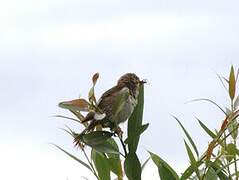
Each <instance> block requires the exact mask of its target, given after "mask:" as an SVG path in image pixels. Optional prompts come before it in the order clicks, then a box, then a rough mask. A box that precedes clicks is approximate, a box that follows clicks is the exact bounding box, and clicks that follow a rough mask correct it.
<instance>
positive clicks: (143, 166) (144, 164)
mask: <svg viewBox="0 0 239 180" xmlns="http://www.w3.org/2000/svg"><path fill="white" fill-rule="evenodd" d="M149 160H150V157H149V158H147V159H146V160H145V161H144V163H143V164H142V167H141V169H142V171H143V170H144V168H145V166H146V164H147V163H148V162H149Z"/></svg>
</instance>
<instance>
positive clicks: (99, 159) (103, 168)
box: [91, 149, 110, 180]
mask: <svg viewBox="0 0 239 180" xmlns="http://www.w3.org/2000/svg"><path fill="white" fill-rule="evenodd" d="M91 159H92V160H93V162H94V165H95V168H96V170H97V172H98V176H99V178H100V180H110V167H109V163H108V159H107V157H106V156H105V155H104V154H103V153H100V152H97V151H95V150H94V149H92V151H91Z"/></svg>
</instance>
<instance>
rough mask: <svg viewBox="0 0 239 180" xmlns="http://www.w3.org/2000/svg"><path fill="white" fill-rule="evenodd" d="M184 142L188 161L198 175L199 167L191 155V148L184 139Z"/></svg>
mask: <svg viewBox="0 0 239 180" xmlns="http://www.w3.org/2000/svg"><path fill="white" fill-rule="evenodd" d="M184 144H185V147H186V150H187V153H188V157H189V159H190V163H191V164H192V166H193V167H194V171H195V173H196V174H197V176H200V175H199V169H198V167H197V162H196V159H195V158H194V156H193V153H192V150H191V149H190V147H189V146H188V144H187V142H186V141H184Z"/></svg>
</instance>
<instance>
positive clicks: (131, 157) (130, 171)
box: [124, 152, 141, 180]
mask: <svg viewBox="0 0 239 180" xmlns="http://www.w3.org/2000/svg"><path fill="white" fill-rule="evenodd" d="M124 170H125V174H126V176H127V177H128V179H129V180H136V179H137V180H141V165H140V162H139V159H138V157H137V155H136V153H135V152H130V153H129V154H127V156H126V158H125V161H124Z"/></svg>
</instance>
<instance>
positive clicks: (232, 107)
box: [231, 100, 238, 180]
mask: <svg viewBox="0 0 239 180" xmlns="http://www.w3.org/2000/svg"><path fill="white" fill-rule="evenodd" d="M231 112H234V104H233V100H231ZM234 121H236V119H234ZM233 143H234V145H235V147H237V141H236V138H233ZM233 159H234V168H235V174H236V180H238V174H237V161H236V153H235V154H234V157H233Z"/></svg>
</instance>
